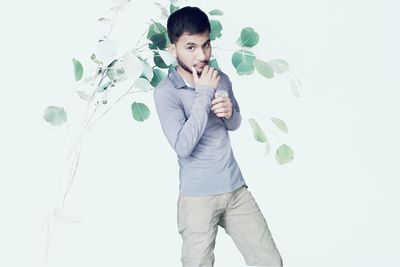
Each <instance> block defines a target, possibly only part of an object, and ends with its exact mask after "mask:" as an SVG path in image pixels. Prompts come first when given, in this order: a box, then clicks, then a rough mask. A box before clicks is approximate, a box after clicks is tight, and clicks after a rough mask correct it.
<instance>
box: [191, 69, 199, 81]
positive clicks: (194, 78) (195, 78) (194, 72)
mask: <svg viewBox="0 0 400 267" xmlns="http://www.w3.org/2000/svg"><path fill="white" fill-rule="evenodd" d="M192 74H193V80H194V81H195V82H196V81H197V80H198V79H199V76H198V75H197V70H196V68H195V67H193V66H192Z"/></svg>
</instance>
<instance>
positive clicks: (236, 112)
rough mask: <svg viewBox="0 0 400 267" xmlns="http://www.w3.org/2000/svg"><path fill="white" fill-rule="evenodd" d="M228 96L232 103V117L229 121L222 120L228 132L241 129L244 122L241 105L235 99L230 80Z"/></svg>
mask: <svg viewBox="0 0 400 267" xmlns="http://www.w3.org/2000/svg"><path fill="white" fill-rule="evenodd" d="M228 89H229V90H228V95H229V98H230V100H231V102H232V116H231V117H230V118H229V119H226V118H222V120H223V121H224V123H225V128H226V129H227V130H228V131H235V130H237V129H238V128H239V127H240V124H241V122H242V116H241V115H240V108H239V104H238V102H237V100H236V98H235V94H234V93H233V90H232V83H231V81H230V80H229V78H228Z"/></svg>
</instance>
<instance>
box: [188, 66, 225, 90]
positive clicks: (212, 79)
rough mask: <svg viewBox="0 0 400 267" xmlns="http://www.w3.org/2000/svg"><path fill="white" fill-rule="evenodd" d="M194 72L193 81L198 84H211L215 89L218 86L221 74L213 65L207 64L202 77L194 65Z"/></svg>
mask: <svg viewBox="0 0 400 267" xmlns="http://www.w3.org/2000/svg"><path fill="white" fill-rule="evenodd" d="M192 74H193V81H194V84H195V85H196V86H197V85H204V86H210V87H212V88H214V89H216V88H217V85H218V82H219V78H220V76H219V73H218V71H217V70H215V69H214V68H213V67H210V66H208V65H205V66H204V68H203V72H202V73H201V75H200V77H199V76H198V75H197V70H196V68H195V67H192Z"/></svg>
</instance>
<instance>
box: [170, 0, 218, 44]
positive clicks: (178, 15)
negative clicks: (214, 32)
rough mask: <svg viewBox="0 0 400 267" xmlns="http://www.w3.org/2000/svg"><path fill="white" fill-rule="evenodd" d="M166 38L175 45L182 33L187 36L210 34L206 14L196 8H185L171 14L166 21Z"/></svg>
mask: <svg viewBox="0 0 400 267" xmlns="http://www.w3.org/2000/svg"><path fill="white" fill-rule="evenodd" d="M167 29H168V37H169V40H170V41H171V43H172V44H175V43H176V42H177V41H178V39H179V37H181V35H182V34H183V33H184V32H188V33H189V34H197V33H203V32H206V31H207V30H208V32H209V33H210V32H211V25H210V21H209V20H208V17H207V14H206V13H204V12H203V11H202V10H201V9H200V8H198V7H191V6H186V7H183V8H180V9H178V10H177V11H175V12H174V13H172V14H171V15H170V16H169V18H168V21H167Z"/></svg>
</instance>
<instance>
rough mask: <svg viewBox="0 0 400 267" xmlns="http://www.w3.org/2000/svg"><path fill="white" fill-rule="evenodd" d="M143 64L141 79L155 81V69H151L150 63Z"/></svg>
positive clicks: (144, 62) (143, 62)
mask: <svg viewBox="0 0 400 267" xmlns="http://www.w3.org/2000/svg"><path fill="white" fill-rule="evenodd" d="M142 64H143V72H142V75H141V76H140V77H143V78H146V79H147V80H149V81H151V79H153V76H154V74H153V69H152V68H151V67H150V65H149V63H147V62H146V61H144V60H142Z"/></svg>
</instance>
